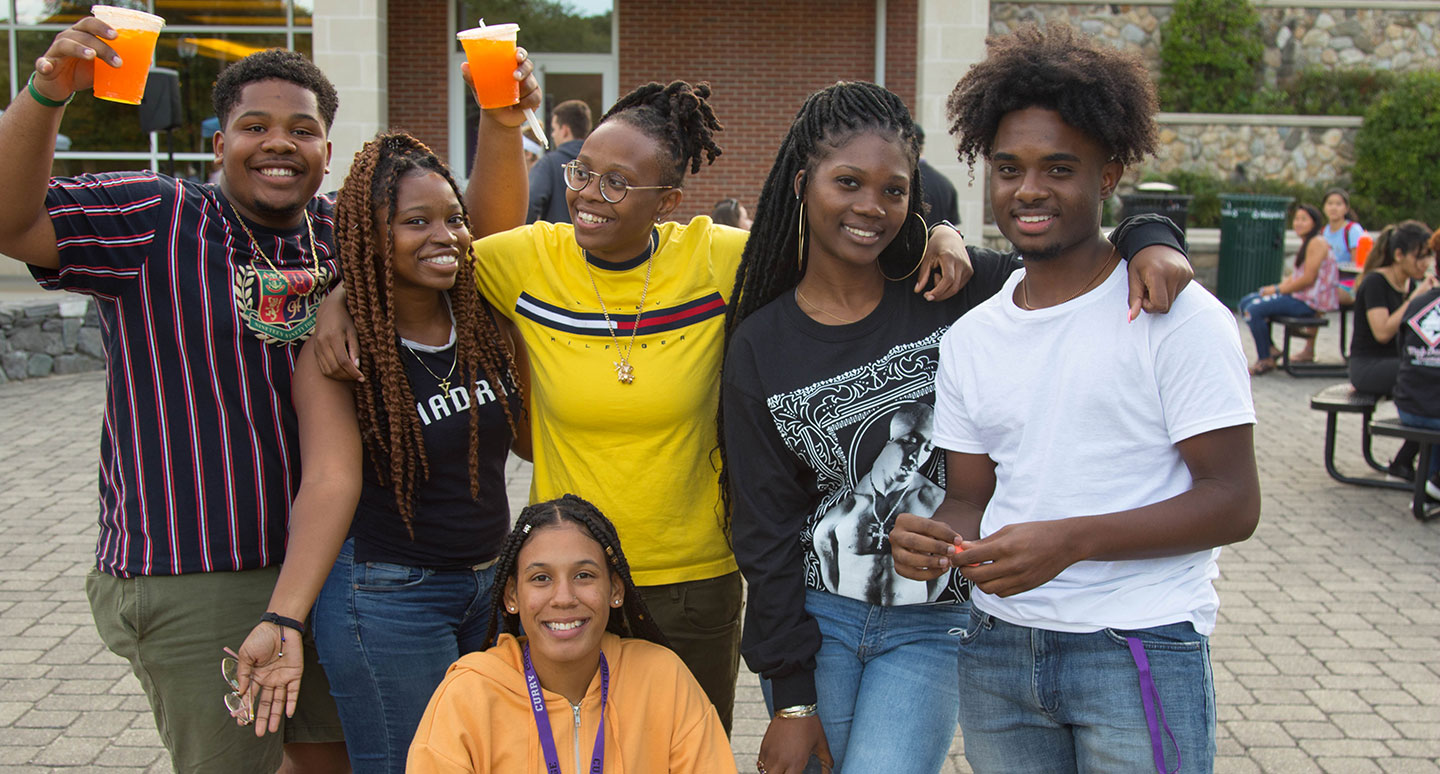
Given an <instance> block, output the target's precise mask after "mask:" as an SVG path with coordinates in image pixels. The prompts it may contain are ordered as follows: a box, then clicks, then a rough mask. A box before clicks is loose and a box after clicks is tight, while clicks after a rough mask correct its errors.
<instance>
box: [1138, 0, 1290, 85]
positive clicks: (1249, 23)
mask: <svg viewBox="0 0 1440 774" xmlns="http://www.w3.org/2000/svg"><path fill="white" fill-rule="evenodd" d="M1172 8H1173V10H1172V12H1171V14H1170V19H1169V20H1168V21H1166V22H1165V26H1164V27H1163V28H1162V30H1161V44H1160V104H1161V106H1162V108H1163V109H1165V110H1171V111H1176V112H1189V113H1244V112H1246V111H1248V110H1250V109H1251V106H1252V104H1253V99H1254V97H1255V95H1256V93H1257V88H1256V87H1257V86H1258V85H1259V82H1260V65H1261V58H1262V56H1263V55H1264V53H1265V43H1264V41H1263V40H1262V37H1261V29H1260V14H1259V13H1258V12H1256V10H1255V8H1254V6H1252V5H1250V2H1249V0H1176V3H1175V5H1174V6H1172Z"/></svg>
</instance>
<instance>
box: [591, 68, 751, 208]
mask: <svg viewBox="0 0 1440 774" xmlns="http://www.w3.org/2000/svg"><path fill="white" fill-rule="evenodd" d="M709 99H710V84H708V83H697V84H695V85H694V86H691V85H690V84H688V83H686V82H685V81H671V82H670V85H669V86H661V85H660V84H658V83H653V82H652V83H647V84H645V85H644V86H641V87H639V88H637V89H635V90H634V91H632V92H630V93H629V94H626V95H625V96H623V97H621V98H620V100H619V101H618V102H616V103H615V105H614V107H612V108H610V110H608V111H606V113H605V116H604V117H603V118H601V119H600V123H602V124H603V123H605V122H606V121H612V120H613V121H623V122H624V123H627V124H629V125H631V126H633V127H635V128H636V129H639V130H640V131H641V132H644V133H645V135H646V136H648V137H650V138H651V139H653V140H655V142H656V144H657V145H659V148H658V155H657V156H656V158H657V160H658V161H659V163H660V185H673V186H676V187H679V186H681V185H683V184H684V182H685V168H686V167H689V168H690V172H691V174H694V173H696V172H699V171H700V160H701V159H702V158H703V159H704V160H705V163H707V164H713V163H715V157H717V156H719V155H720V153H721V151H720V146H719V145H716V144H715V133H716V132H718V131H721V130H723V129H724V128H725V127H724V126H722V125H721V124H720V122H719V121H717V120H715V111H714V110H712V109H711V108H710V102H709Z"/></svg>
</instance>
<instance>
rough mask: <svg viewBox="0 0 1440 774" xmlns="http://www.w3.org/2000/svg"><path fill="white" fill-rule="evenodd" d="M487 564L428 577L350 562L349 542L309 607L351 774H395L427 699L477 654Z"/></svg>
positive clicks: (399, 773)
mask: <svg viewBox="0 0 1440 774" xmlns="http://www.w3.org/2000/svg"><path fill="white" fill-rule="evenodd" d="M494 581H495V568H494V566H493V565H492V566H490V567H487V568H486V569H483V570H458V571H452V570H431V569H426V568H423V567H407V566H404V565H398V564H389V563H386V562H364V563H359V564H357V563H356V562H355V546H354V540H346V541H345V544H344V545H343V546H342V547H341V548H340V556H339V557H337V558H336V559H335V566H334V567H332V568H331V570H330V577H328V578H326V580H325V586H324V588H322V589H321V590H320V596H319V598H318V599H316V601H315V611H314V621H315V645H316V649H317V650H318V651H319V655H320V663H321V664H322V665H323V666H324V667H325V674H326V675H327V676H329V678H330V693H331V695H333V696H334V697H335V705H336V708H337V709H338V710H339V711H340V725H341V726H342V727H343V728H344V729H345V743H346V745H347V747H348V749H349V752H350V765H351V766H352V767H353V768H354V771H355V772H356V774H370V773H371V772H394V773H395V774H403V772H404V771H405V758H406V755H407V754H408V753H409V751H410V742H411V740H412V739H413V738H414V736H415V729H416V728H418V727H419V726H420V718H421V716H422V715H424V714H425V707H426V706H427V705H428V704H429V703H430V696H431V694H433V693H435V688H436V687H437V686H439V685H440V681H441V679H443V678H444V677H445V670H446V669H448V668H449V667H450V665H451V664H452V663H454V662H455V660H456V659H457V658H459V657H460V656H461V655H464V654H466V653H471V652H474V651H477V650H482V649H484V647H485V642H484V638H485V629H486V623H487V622H486V620H485V618H486V616H487V615H488V613H489V611H490V587H491V585H492V584H493V583H494Z"/></svg>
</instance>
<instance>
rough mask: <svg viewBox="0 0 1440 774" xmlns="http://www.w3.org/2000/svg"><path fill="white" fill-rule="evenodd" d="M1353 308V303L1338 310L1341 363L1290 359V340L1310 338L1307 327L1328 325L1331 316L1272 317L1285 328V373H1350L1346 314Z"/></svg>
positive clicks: (1315, 374)
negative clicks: (1348, 368) (1294, 360)
mask: <svg viewBox="0 0 1440 774" xmlns="http://www.w3.org/2000/svg"><path fill="white" fill-rule="evenodd" d="M1353 308H1354V307H1353V305H1351V306H1346V307H1341V308H1340V310H1339V312H1338V314H1339V316H1340V358H1341V360H1340V362H1339V363H1322V362H1320V361H1318V360H1316V361H1314V362H1310V363H1294V362H1291V360H1290V340H1291V339H1292V338H1300V339H1308V338H1310V337H1309V336H1308V335H1306V333H1305V329H1307V328H1324V327H1326V326H1327V325H1329V324H1330V318H1329V317H1325V316H1323V315H1321V316H1316V317H1272V318H1270V322H1271V324H1272V325H1274V324H1278V325H1280V326H1281V327H1282V328H1283V329H1284V334H1283V336H1284V339H1283V341H1284V343H1283V344H1282V345H1281V348H1280V352H1281V355H1280V357H1281V358H1282V359H1283V360H1284V365H1282V366H1281V367H1282V368H1284V369H1285V373H1287V374H1290V375H1291V376H1330V377H1335V376H1340V377H1344V376H1347V375H1348V370H1347V369H1346V367H1345V364H1346V363H1347V362H1349V360H1350V354H1349V351H1348V350H1349V342H1348V341H1346V339H1348V338H1349V329H1350V324H1349V319H1348V318H1347V317H1346V315H1348V314H1350V312H1351V310H1352V309H1353Z"/></svg>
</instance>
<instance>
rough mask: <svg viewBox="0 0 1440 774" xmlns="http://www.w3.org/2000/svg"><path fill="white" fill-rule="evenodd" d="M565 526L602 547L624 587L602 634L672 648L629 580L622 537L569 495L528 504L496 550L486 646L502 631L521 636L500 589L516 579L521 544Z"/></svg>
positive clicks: (517, 620)
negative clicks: (575, 528)
mask: <svg viewBox="0 0 1440 774" xmlns="http://www.w3.org/2000/svg"><path fill="white" fill-rule="evenodd" d="M565 522H569V523H571V524H577V525H579V526H580V528H581V529H582V530H584V531H585V533H586V534H588V535H589V536H590V537H591V538H592V539H593V540H594V541H595V542H596V543H599V544H600V548H601V549H603V550H604V551H605V558H606V561H608V562H609V563H610V571H611V572H613V573H615V574H616V575H618V576H620V582H621V583H622V584H623V585H624V587H625V601H624V604H623V605H621V607H620V608H619V609H618V610H615V611H614V612H612V613H611V614H610V620H609V622H607V623H606V624H605V630H606V631H608V632H611V633H614V634H617V635H619V636H621V637H638V638H640V639H643V640H649V641H651V642H653V643H656V644H658V645H664V646H665V647H667V648H668V647H670V643H669V641H667V640H666V639H665V634H664V633H663V632H661V631H660V627H659V626H658V625H656V623H655V619H654V617H652V616H651V615H650V610H649V609H648V608H647V607H645V600H644V599H642V598H641V596H640V592H639V590H638V589H636V587H635V580H634V579H633V578H631V577H630V563H629V562H628V561H626V560H625V552H624V551H622V550H620V535H619V533H618V532H616V531H615V525H614V524H613V523H611V521H610V520H609V519H607V518H605V514H603V513H601V512H600V509H598V508H596V507H595V506H594V505H592V504H591V503H590V501H588V500H586V499H584V498H582V497H577V496H576V495H573V494H567V495H564V496H563V497H560V498H559V499H556V500H547V501H545V502H543V503H535V504H534V505H528V506H526V507H525V510H523V511H521V512H520V516H519V518H517V519H516V520H515V527H514V529H512V530H510V535H509V537H507V538H505V543H504V545H502V546H501V547H500V556H499V558H497V559H496V560H495V585H494V586H492V588H493V589H495V590H494V591H493V592H491V594H490V617H489V618H488V619H487V620H488V621H489V622H490V627H489V628H488V629H487V630H486V633H485V642H486V644H487V645H494V644H495V641H496V640H498V639H499V638H500V635H501V634H504V633H505V632H510V633H511V634H517V635H518V634H519V633H520V616H519V615H517V614H515V613H511V612H509V611H508V610H506V609H505V599H504V597H505V595H504V593H503V591H504V589H505V586H506V584H508V583H509V582H510V581H512V580H517V574H518V572H519V567H518V564H517V563H518V561H519V558H520V549H521V548H523V547H524V546H525V541H527V540H529V539H530V537H531V536H532V535H534V534H535V533H536V532H539V531H540V530H541V529H544V528H545V527H553V526H555V525H557V524H563V523H565Z"/></svg>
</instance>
